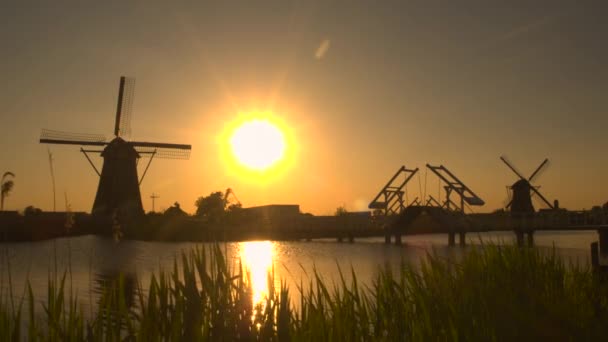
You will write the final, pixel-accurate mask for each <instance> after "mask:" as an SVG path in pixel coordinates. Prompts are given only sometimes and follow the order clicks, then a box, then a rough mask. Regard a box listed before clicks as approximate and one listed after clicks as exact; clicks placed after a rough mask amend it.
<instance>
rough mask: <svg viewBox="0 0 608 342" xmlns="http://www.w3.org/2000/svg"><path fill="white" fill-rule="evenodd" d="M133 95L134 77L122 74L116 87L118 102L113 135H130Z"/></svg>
mask: <svg viewBox="0 0 608 342" xmlns="http://www.w3.org/2000/svg"><path fill="white" fill-rule="evenodd" d="M134 97H135V79H134V78H131V77H125V76H122V77H121V78H120V85H119V87H118V103H117V106H116V120H115V121H114V135H115V136H117V137H123V138H125V137H129V136H130V135H131V115H132V112H133V98H134Z"/></svg>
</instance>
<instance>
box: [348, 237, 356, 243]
mask: <svg viewBox="0 0 608 342" xmlns="http://www.w3.org/2000/svg"><path fill="white" fill-rule="evenodd" d="M348 242H349V243H353V242H355V237H354V236H352V235H349V236H348Z"/></svg>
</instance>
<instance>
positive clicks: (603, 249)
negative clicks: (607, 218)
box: [597, 230, 608, 258]
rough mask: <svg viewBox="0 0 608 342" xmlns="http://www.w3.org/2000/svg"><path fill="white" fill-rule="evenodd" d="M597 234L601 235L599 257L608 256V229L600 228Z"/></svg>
mask: <svg viewBox="0 0 608 342" xmlns="http://www.w3.org/2000/svg"><path fill="white" fill-rule="evenodd" d="M597 234H598V235H599V246H598V247H599V248H598V250H599V257H600V258H608V231H606V230H598V231H597Z"/></svg>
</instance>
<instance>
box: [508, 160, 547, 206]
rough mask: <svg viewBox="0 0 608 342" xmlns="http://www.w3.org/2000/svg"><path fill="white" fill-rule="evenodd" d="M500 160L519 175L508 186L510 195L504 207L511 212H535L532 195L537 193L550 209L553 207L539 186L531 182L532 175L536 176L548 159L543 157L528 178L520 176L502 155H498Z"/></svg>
mask: <svg viewBox="0 0 608 342" xmlns="http://www.w3.org/2000/svg"><path fill="white" fill-rule="evenodd" d="M500 160H502V161H503V162H504V163H505V164H506V165H507V166H508V167H509V169H511V171H513V173H515V174H516V175H517V177H519V180H517V181H516V182H515V183H513V185H511V186H510V187H509V188H510V189H511V193H512V196H511V200H510V201H509V203H508V204H507V206H506V208H507V209H510V210H511V213H512V214H514V215H521V214H533V213H534V212H535V211H534V205H533V204H532V196H533V195H538V197H539V198H540V199H541V200H542V201H543V202H544V203H545V204H546V205H547V206H548V207H549V208H550V209H554V206H553V205H552V204H551V203H549V201H548V200H547V199H546V198H545V196H543V195H542V194H541V193H540V191H539V190H538V188H540V187H538V186H534V185H532V183H531V182H532V180H533V179H534V177H536V176H537V175H538V174H539V173H540V171H541V170H542V169H543V168H544V167H545V166H546V165H547V163H548V162H549V159H545V160H544V161H543V162H542V163H541V164H540V165H539V166H538V167H537V168H536V170H535V171H534V172H532V174H531V175H530V177H528V178H525V177H524V176H522V174H521V173H519V172H518V171H517V169H515V167H513V165H511V164H510V163H509V162H508V161H507V160H506V159H505V158H504V157H500Z"/></svg>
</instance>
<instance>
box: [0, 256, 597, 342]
mask: <svg viewBox="0 0 608 342" xmlns="http://www.w3.org/2000/svg"><path fill="white" fill-rule="evenodd" d="M179 259H180V260H181V262H180V263H179V268H176V269H173V270H170V271H169V270H164V273H161V274H159V273H157V274H155V275H152V276H151V279H150V281H149V284H150V285H149V286H148V287H147V288H145V289H139V290H137V291H135V295H134V296H132V295H127V291H126V290H125V284H126V283H125V281H124V279H123V280H121V278H118V279H117V280H115V281H111V282H108V283H106V286H105V291H104V293H103V295H102V296H101V297H100V300H99V305H98V306H97V307H96V310H95V312H94V314H93V315H91V317H90V318H85V315H84V314H83V313H82V312H80V309H79V304H78V300H77V299H76V298H75V297H74V296H73V293H71V292H70V291H69V290H68V288H69V286H67V284H68V282H69V274H67V273H66V274H65V275H64V274H61V273H60V274H58V275H56V277H52V279H51V282H50V283H49V291H48V296H49V297H48V298H46V300H44V301H43V305H44V306H45V307H46V308H48V310H45V311H44V314H42V315H35V314H34V313H33V312H32V310H33V307H34V306H35V305H36V304H35V303H33V301H34V299H33V298H32V296H31V295H26V296H25V297H24V298H23V299H16V300H12V301H11V300H10V298H12V297H9V296H8V295H7V293H6V292H4V293H2V295H1V296H0V298H2V300H1V303H0V338H2V339H3V340H8V339H12V338H15V337H23V336H24V335H28V336H37V337H40V338H43V339H47V338H58V339H65V338H68V337H71V338H75V339H80V338H85V337H87V336H88V335H90V337H94V338H96V339H97V338H103V339H106V338H110V339H114V338H117V337H118V336H122V337H133V338H136V339H139V340H150V339H166V340H184V339H186V340H192V339H194V340H196V339H202V340H215V339H230V340H232V339H238V338H241V339H249V338H251V339H262V340H268V339H303V340H312V339H321V340H328V339H334V340H353V339H358V340H361V339H364V340H378V339H388V340H404V339H405V340H409V339H412V340H438V339H439V340H456V339H460V340H493V339H496V340H513V339H521V338H523V339H526V340H532V339H534V340H538V339H553V340H555V339H557V340H572V339H576V340H591V339H595V338H600V337H601V336H605V334H607V333H608V286H607V285H606V283H604V282H602V281H601V280H600V279H599V278H598V277H597V276H596V275H595V274H594V273H593V272H591V271H590V270H589V268H588V267H584V266H572V265H570V266H568V267H567V266H566V265H565V262H564V261H563V260H561V259H560V258H558V257H557V256H555V254H546V253H541V252H540V251H539V250H537V249H529V248H523V249H522V248H517V247H512V246H501V247H498V246H493V245H492V246H484V248H481V249H469V250H468V251H467V252H466V253H464V254H463V256H462V258H460V260H459V261H458V262H454V261H453V260H450V259H445V258H444V257H442V256H440V255H436V254H434V255H431V256H430V257H429V258H428V259H426V260H425V261H424V262H423V263H422V264H421V265H417V266H409V265H407V264H402V265H400V266H397V267H390V268H385V269H383V270H382V271H380V272H379V273H378V275H377V276H376V277H375V278H374V281H373V282H372V284H373V285H371V286H364V285H362V284H361V283H360V282H359V280H358V278H357V276H356V273H355V272H354V271H353V272H352V273H351V271H350V270H346V269H344V270H343V271H344V276H340V278H339V279H343V280H342V281H338V282H337V284H336V285H335V286H334V284H331V283H328V282H327V281H324V280H323V277H322V276H321V275H318V274H316V273H315V276H314V277H313V278H312V280H310V282H307V283H303V284H302V285H301V287H299V288H289V289H288V288H287V287H286V286H285V285H284V284H285V283H281V282H278V283H279V284H283V286H273V284H277V282H275V281H271V282H269V284H270V285H271V286H270V288H268V290H267V292H266V293H267V295H266V298H265V299H262V300H261V301H260V302H258V303H254V302H253V301H252V294H253V289H252V287H251V285H252V283H251V279H249V278H248V277H247V276H246V274H245V273H244V272H243V270H241V269H240V268H238V267H237V268H231V267H230V263H229V262H228V261H227V259H226V256H225V255H224V252H223V251H222V249H221V248H219V247H217V246H215V247H211V248H207V249H206V250H202V249H195V250H192V251H188V252H184V253H183V254H182V255H181V256H180V257H179ZM393 266H395V265H393ZM178 274H179V276H177V275H178ZM129 286H134V285H133V284H131V285H129ZM135 287H136V288H137V287H138V286H137V285H136V284H135ZM13 290H14V291H13V292H14V293H20V289H13ZM26 293H28V292H26ZM29 293H31V292H29ZM294 294H299V296H297V297H299V300H298V301H297V303H296V302H294V299H293V298H296V296H294ZM129 298H130V299H129ZM17 335H19V336H17Z"/></svg>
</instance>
